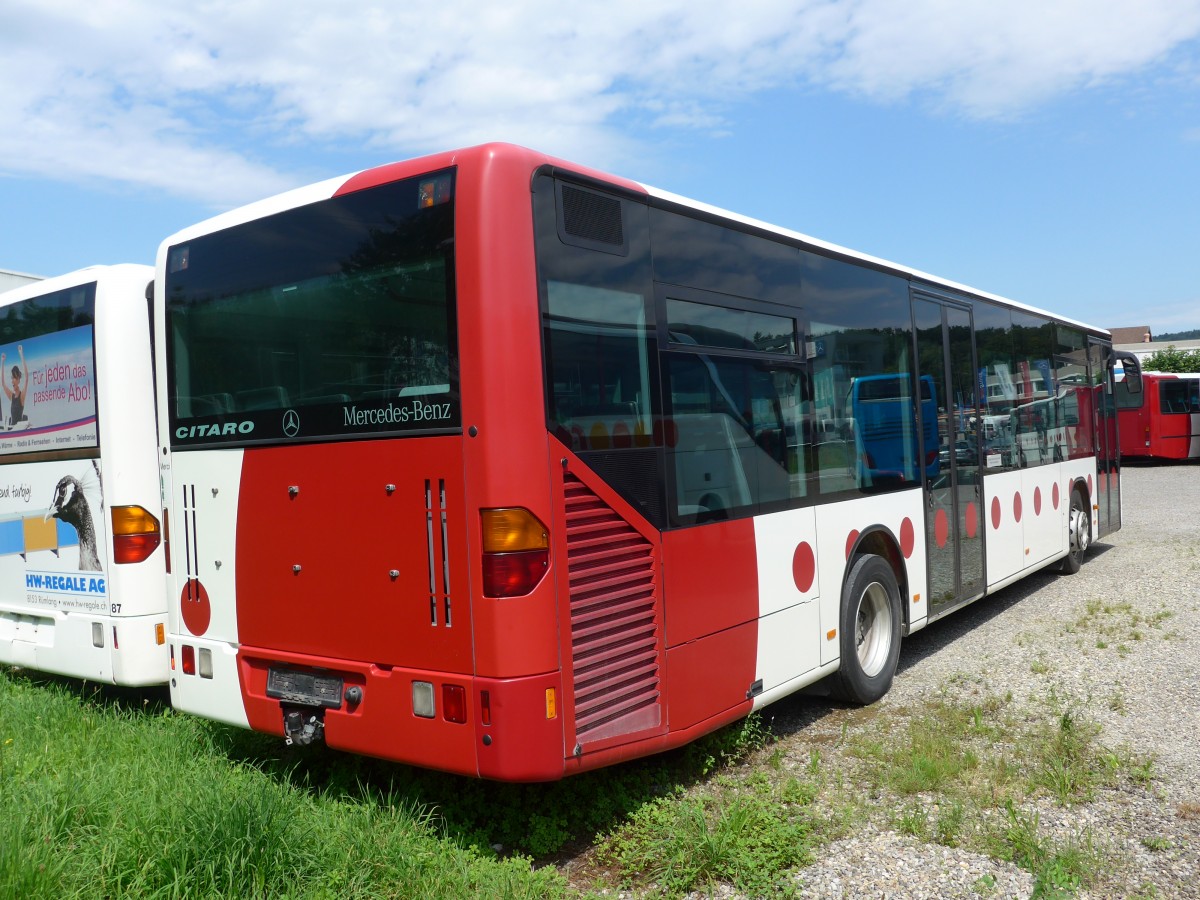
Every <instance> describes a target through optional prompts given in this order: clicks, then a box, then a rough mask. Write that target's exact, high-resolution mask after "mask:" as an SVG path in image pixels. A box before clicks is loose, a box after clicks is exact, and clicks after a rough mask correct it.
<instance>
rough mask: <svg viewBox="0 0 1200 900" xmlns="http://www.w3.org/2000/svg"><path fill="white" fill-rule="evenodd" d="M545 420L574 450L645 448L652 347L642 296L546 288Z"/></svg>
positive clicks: (648, 428) (648, 439)
mask: <svg viewBox="0 0 1200 900" xmlns="http://www.w3.org/2000/svg"><path fill="white" fill-rule="evenodd" d="M546 299H547V306H548V311H547V316H546V320H545V321H546V330H547V344H548V345H549V346H550V347H552V348H553V351H552V353H551V354H550V360H549V362H550V379H551V381H552V385H551V388H552V389H551V391H550V402H551V404H552V406H553V409H551V410H550V414H551V418H552V420H553V421H554V422H556V423H557V429H556V431H557V433H558V436H559V438H560V439H561V440H562V441H563V442H564V443H565V444H567V445H568V446H570V447H572V448H573V449H575V450H576V451H581V450H608V449H610V448H616V449H623V448H626V447H630V446H648V445H649V443H650V442H651V437H652V434H653V423H652V421H651V409H650V351H649V344H648V340H649V332H648V329H647V325H646V303H645V300H644V299H643V298H642V296H641V295H640V294H632V293H628V292H625V291H615V290H609V289H606V288H598V287H588V286H586V285H580V284H568V283H566V282H561V281H551V282H549V283H548V284H547V286H546Z"/></svg>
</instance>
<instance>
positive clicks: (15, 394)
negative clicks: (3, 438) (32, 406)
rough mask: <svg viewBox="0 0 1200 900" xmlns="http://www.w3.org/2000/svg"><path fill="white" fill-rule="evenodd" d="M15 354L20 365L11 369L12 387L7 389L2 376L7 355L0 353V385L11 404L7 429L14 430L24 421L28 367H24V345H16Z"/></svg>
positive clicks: (6, 382)
mask: <svg viewBox="0 0 1200 900" xmlns="http://www.w3.org/2000/svg"><path fill="white" fill-rule="evenodd" d="M17 353H19V354H20V355H21V365H20V366H13V367H12V387H11V388H10V387H9V381H8V378H6V377H5V375H4V365H5V362H6V361H7V360H8V354H6V353H0V385H3V386H4V393H5V395H6V396H7V397H8V399H9V401H10V402H11V403H12V407H11V412H10V414H9V418H8V427H9V428H16V427H17V424H18V423H20V422H22V421H24V420H25V418H26V416H25V395H26V392H27V390H28V387H29V367H28V366H26V365H25V345H24V344H18V345H17Z"/></svg>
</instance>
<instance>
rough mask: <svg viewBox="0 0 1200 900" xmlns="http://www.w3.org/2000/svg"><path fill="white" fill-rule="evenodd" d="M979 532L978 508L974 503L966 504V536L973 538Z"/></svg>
mask: <svg viewBox="0 0 1200 900" xmlns="http://www.w3.org/2000/svg"><path fill="white" fill-rule="evenodd" d="M977 534H979V510H977V509H976V508H975V504H974V503H973V502H972V503H968V504H967V537H969V538H973V537H975V535H977Z"/></svg>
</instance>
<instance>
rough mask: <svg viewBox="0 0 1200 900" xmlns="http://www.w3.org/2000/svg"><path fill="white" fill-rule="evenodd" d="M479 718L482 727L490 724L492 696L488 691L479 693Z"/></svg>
mask: <svg viewBox="0 0 1200 900" xmlns="http://www.w3.org/2000/svg"><path fill="white" fill-rule="evenodd" d="M479 706H480V716H479V720H480V721H481V722H482V723H483V724H484V725H491V724H492V695H491V692H490V691H480V692H479Z"/></svg>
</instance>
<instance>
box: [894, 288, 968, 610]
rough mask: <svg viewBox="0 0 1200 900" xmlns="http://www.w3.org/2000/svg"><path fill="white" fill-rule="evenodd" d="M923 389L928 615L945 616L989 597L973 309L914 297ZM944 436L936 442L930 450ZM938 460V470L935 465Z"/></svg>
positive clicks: (921, 409)
mask: <svg viewBox="0 0 1200 900" xmlns="http://www.w3.org/2000/svg"><path fill="white" fill-rule="evenodd" d="M912 310H913V323H914V326H915V329H916V342H917V375H918V379H919V381H918V383H920V382H921V381H929V380H931V381H932V383H933V393H934V401H935V402H934V403H932V404H930V403H925V402H922V403H920V404H918V409H919V411H920V412H919V414H920V415H921V416H922V418H924V417H926V416H928V415H930V414H935V415H936V416H937V428H936V429H934V428H931V427H929V423H927V422H924V421H922V423H921V427H920V428H919V429H918V433H919V434H920V435H921V439H922V443H923V444H925V446H923V447H922V451H921V452H922V454H923V459H925V460H929V461H930V464H929V465H926V466H923V467H922V469H921V471H922V472H923V473H924V478H923V484H924V491H925V546H926V551H927V559H928V565H929V573H928V574H929V584H928V590H929V613H930V616H931V617H932V616H938V615H941V614H942V613H945V612H947V611H949V610H950V609H952V608H954V607H956V606H958V605H959V604H961V603H966V602H967V601H970V600H974V599H976V598H977V597H980V596H982V594H983V590H984V572H983V565H984V563H983V560H984V552H983V540H984V538H983V533H984V529H983V519H982V515H983V514H982V508H983V501H982V483H981V480H980V467H979V459H980V454H979V437H980V436H979V423H980V422H981V421H982V419H981V416H980V414H979V403H978V393H979V392H978V387H977V385H978V380H977V375H976V373H977V372H978V368H977V367H976V364H975V338H974V329H973V326H972V322H971V311H970V309H969V308H965V307H962V306H957V305H954V304H952V303H948V302H945V301H943V300H940V299H935V298H933V297H928V296H923V295H917V294H914V295H913V298H912ZM934 434H936V435H937V444H936V445H935V446H933V447H930V446H928V443H929V441H930V439H931V437H932V436H933V435H934ZM935 458H936V464H934V463H933V462H932V461H933V460H934V459H935Z"/></svg>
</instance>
